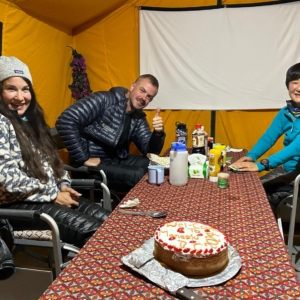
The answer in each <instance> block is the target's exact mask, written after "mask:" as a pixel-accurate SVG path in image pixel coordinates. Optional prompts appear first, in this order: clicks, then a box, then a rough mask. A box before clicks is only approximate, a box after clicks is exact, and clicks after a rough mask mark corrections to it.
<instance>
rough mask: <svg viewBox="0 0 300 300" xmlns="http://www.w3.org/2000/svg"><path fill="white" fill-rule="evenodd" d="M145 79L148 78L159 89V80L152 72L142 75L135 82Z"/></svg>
mask: <svg viewBox="0 0 300 300" xmlns="http://www.w3.org/2000/svg"><path fill="white" fill-rule="evenodd" d="M143 79H148V80H149V81H150V82H151V84H152V85H153V86H155V87H157V89H158V88H159V83H158V80H157V79H156V78H155V77H154V76H153V75H151V74H143V75H140V76H139V77H138V78H137V80H136V81H135V82H136V83H137V82H138V81H140V80H143Z"/></svg>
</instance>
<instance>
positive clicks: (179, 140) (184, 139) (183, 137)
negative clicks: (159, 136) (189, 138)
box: [177, 136, 186, 145]
mask: <svg viewBox="0 0 300 300" xmlns="http://www.w3.org/2000/svg"><path fill="white" fill-rule="evenodd" d="M177 142H178V143H182V144H185V145H186V136H179V137H178V138H177Z"/></svg>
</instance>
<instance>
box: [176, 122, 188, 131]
mask: <svg viewBox="0 0 300 300" xmlns="http://www.w3.org/2000/svg"><path fill="white" fill-rule="evenodd" d="M177 128H178V129H183V130H184V129H186V124H183V123H178V124H177Z"/></svg>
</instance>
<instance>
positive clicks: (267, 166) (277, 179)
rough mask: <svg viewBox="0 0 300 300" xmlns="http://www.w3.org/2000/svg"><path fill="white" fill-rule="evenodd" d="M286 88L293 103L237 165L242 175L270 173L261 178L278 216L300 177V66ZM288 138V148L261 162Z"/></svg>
mask: <svg viewBox="0 0 300 300" xmlns="http://www.w3.org/2000/svg"><path fill="white" fill-rule="evenodd" d="M285 84H286V87H287V89H288V92H289V96H290V98H291V100H287V101H286V102H287V105H286V106H285V107H283V108H282V109H281V110H280V111H279V112H278V114H277V115H276V117H275V118H274V120H273V122H272V124H271V125H270V127H269V128H268V129H267V131H266V132H265V133H264V134H263V135H262V136H261V138H260V139H259V140H258V141H257V143H256V144H255V145H254V147H253V148H252V149H251V150H250V152H249V153H248V154H247V155H246V156H244V157H242V158H240V159H239V160H238V161H237V162H235V163H234V164H233V167H235V168H237V169H238V170H239V171H259V172H260V171H264V170H266V171H269V170H271V169H272V170H271V171H270V172H269V173H267V174H266V175H264V176H262V177H261V182H262V184H263V185H264V188H265V191H266V193H267V197H268V199H269V202H270V205H271V207H272V209H273V212H274V213H275V211H276V207H277V205H278V204H279V203H280V201H281V200H282V199H284V198H285V197H287V196H288V195H290V194H292V193H293V180H294V179H295V177H296V176H297V175H298V174H300V63H297V64H295V65H293V66H291V67H290V68H289V69H288V71H287V73H286V82H285ZM282 135H284V141H283V145H284V147H283V148H282V149H281V150H280V151H278V152H277V153H275V154H274V155H272V156H270V157H268V158H267V159H263V160H261V161H257V160H258V159H259V158H260V157H261V156H262V155H263V154H264V153H265V152H267V151H268V150H269V149H270V148H271V147H272V146H273V145H274V144H275V143H276V141H277V140H278V139H279V138H280V137H281V136H282Z"/></svg>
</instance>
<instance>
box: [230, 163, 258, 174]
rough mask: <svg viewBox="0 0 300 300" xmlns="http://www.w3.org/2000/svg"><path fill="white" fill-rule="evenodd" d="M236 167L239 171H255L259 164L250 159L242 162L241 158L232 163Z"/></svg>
mask: <svg viewBox="0 0 300 300" xmlns="http://www.w3.org/2000/svg"><path fill="white" fill-rule="evenodd" d="M232 166H233V167H234V168H236V169H237V170H238V171H242V172H244V171H248V172H255V171H258V167H257V164H256V163H255V162H250V161H243V162H240V160H238V161H236V162H235V163H234V164H232Z"/></svg>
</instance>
